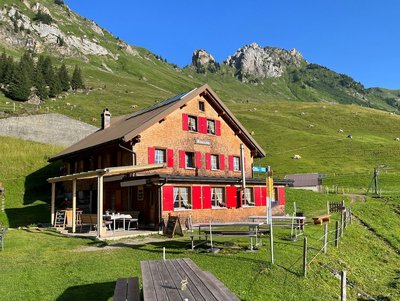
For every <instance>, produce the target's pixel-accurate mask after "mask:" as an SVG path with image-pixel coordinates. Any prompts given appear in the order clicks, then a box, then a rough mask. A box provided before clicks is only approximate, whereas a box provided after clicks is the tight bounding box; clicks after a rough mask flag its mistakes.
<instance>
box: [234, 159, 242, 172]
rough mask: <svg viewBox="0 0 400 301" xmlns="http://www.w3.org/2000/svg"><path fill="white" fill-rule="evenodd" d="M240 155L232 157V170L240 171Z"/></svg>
mask: <svg viewBox="0 0 400 301" xmlns="http://www.w3.org/2000/svg"><path fill="white" fill-rule="evenodd" d="M240 170H241V169H240V157H233V171H240Z"/></svg>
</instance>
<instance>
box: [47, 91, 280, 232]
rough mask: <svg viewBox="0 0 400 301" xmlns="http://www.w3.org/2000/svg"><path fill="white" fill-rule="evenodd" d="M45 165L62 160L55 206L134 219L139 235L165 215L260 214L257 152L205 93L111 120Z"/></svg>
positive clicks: (106, 116) (262, 189)
mask: <svg viewBox="0 0 400 301" xmlns="http://www.w3.org/2000/svg"><path fill="white" fill-rule="evenodd" d="M101 116H102V126H101V128H100V129H99V130H98V131H96V132H95V133H93V134H91V135H89V136H87V137H86V138H84V139H82V140H81V141H79V142H77V143H76V144H74V145H72V146H70V147H68V148H67V149H65V150H64V151H62V152H60V153H59V154H57V155H56V156H54V157H52V158H51V159H50V160H49V161H50V162H54V161H58V160H62V162H63V166H64V168H63V175H62V176H60V177H56V178H52V179H49V182H50V183H51V184H52V206H51V208H52V209H51V211H52V220H54V214H55V207H56V206H55V203H56V202H55V200H56V199H57V200H58V199H63V198H64V196H69V198H70V199H72V200H73V202H74V204H73V206H74V207H73V208H74V210H76V206H77V207H78V208H79V209H80V210H83V212H87V213H97V214H98V217H99V219H100V218H101V217H102V215H101V214H103V212H104V211H106V210H107V211H110V210H113V211H116V212H119V211H139V212H140V214H139V224H140V227H141V228H148V229H158V228H159V227H160V225H162V224H163V223H162V222H163V221H165V220H166V219H167V218H168V216H169V215H178V216H180V219H181V221H185V220H186V219H187V218H189V216H191V219H192V221H194V222H208V221H210V220H214V221H241V220H247V217H248V216H250V215H265V214H266V199H267V198H266V197H267V189H266V180H265V178H254V177H253V172H252V166H253V159H254V158H262V157H264V156H265V152H264V150H263V149H262V148H261V147H260V146H259V145H258V144H257V142H256V141H255V140H254V139H253V137H252V136H251V135H250V134H249V133H248V132H247V131H246V129H245V128H244V127H243V126H242V125H241V123H240V122H239V121H238V120H237V119H236V118H235V117H234V116H233V114H232V113H231V112H230V110H229V109H228V108H227V107H226V106H225V105H224V104H223V103H222V101H221V100H220V99H219V98H218V96H217V95H216V94H215V92H214V91H213V90H212V89H211V88H210V87H209V86H208V85H203V86H201V87H200V88H196V89H193V90H191V91H188V92H184V93H182V94H179V95H176V96H174V97H172V98H169V99H167V100H164V101H162V102H159V103H156V104H155V105H153V106H151V107H148V108H145V109H143V110H141V111H138V112H135V113H131V114H128V115H124V116H117V117H112V116H111V114H110V112H109V111H108V110H107V109H105V110H104V111H103V113H102V114H101ZM285 184H286V182H285V180H281V181H279V180H278V181H277V180H275V181H274V192H275V193H274V194H275V196H274V198H273V202H272V204H271V205H272V208H273V213H274V214H276V213H281V212H283V211H284V205H285V188H284V186H285Z"/></svg>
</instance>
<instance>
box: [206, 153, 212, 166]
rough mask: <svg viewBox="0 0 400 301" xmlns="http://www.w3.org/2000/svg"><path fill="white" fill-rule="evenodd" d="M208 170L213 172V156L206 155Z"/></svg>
mask: <svg viewBox="0 0 400 301" xmlns="http://www.w3.org/2000/svg"><path fill="white" fill-rule="evenodd" d="M206 169H207V170H211V154H210V153H206Z"/></svg>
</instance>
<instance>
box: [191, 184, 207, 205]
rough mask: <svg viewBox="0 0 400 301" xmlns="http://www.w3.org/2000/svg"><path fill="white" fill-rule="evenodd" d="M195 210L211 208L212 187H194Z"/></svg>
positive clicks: (193, 200)
mask: <svg viewBox="0 0 400 301" xmlns="http://www.w3.org/2000/svg"><path fill="white" fill-rule="evenodd" d="M192 202H193V204H192V205H193V209H202V208H203V209H210V208H211V187H210V186H203V187H202V186H193V187H192Z"/></svg>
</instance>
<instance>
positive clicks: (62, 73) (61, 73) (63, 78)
mask: <svg viewBox="0 0 400 301" xmlns="http://www.w3.org/2000/svg"><path fill="white" fill-rule="evenodd" d="M58 78H59V79H60V84H61V89H62V90H63V91H68V90H69V88H70V87H71V86H70V84H69V75H68V71H67V67H65V64H64V63H63V64H62V65H61V67H60V69H59V70H58Z"/></svg>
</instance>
